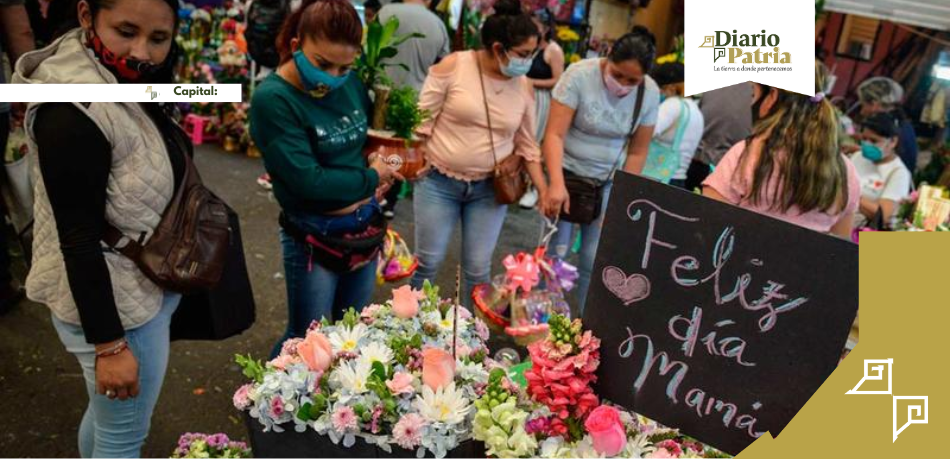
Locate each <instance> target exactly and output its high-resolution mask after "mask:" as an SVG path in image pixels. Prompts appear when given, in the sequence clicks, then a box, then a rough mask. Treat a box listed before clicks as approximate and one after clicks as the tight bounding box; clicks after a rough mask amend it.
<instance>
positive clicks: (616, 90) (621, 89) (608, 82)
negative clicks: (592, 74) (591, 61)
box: [604, 72, 634, 98]
mask: <svg viewBox="0 0 950 459" xmlns="http://www.w3.org/2000/svg"><path fill="white" fill-rule="evenodd" d="M604 85H605V86H607V91H608V92H610V94H612V95H613V96H614V97H619V98H623V97H627V96H628V95H629V94H630V93H631V92H633V89H634V86H624V85H622V84H620V82H619V81H617V79H616V78H614V77H613V76H611V75H610V72H604Z"/></svg>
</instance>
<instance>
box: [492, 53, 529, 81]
mask: <svg viewBox="0 0 950 459" xmlns="http://www.w3.org/2000/svg"><path fill="white" fill-rule="evenodd" d="M505 55H506V56H508V65H504V64H502V63H501V61H500V60H499V61H498V65H499V67H500V68H501V73H502V74H503V75H505V76H506V77H508V78H518V77H522V76H525V75H527V74H528V72H530V71H531V63H532V61H534V59H532V58H530V57H524V58H521V57H512V56H511V55H510V54H507V53H505Z"/></svg>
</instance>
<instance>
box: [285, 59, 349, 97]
mask: <svg viewBox="0 0 950 459" xmlns="http://www.w3.org/2000/svg"><path fill="white" fill-rule="evenodd" d="M294 64H296V66H297V73H299V74H300V82H301V83H303V87H304V89H306V90H307V92H309V93H310V95H311V96H313V97H323V96H326V95H327V94H329V93H330V92H331V91H333V90H335V89H339V88H340V86H343V85H344V84H346V80H347V79H348V78H349V77H350V74H349V73H346V74H345V75H340V76H333V75H330V74H329V73H327V72H324V71H323V69H320V68H319V67H317V66H315V65H313V63H311V62H310V59H307V56H305V55H304V53H303V51H301V50H297V51H295V52H294Z"/></svg>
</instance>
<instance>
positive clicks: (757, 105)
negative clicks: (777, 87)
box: [752, 84, 772, 126]
mask: <svg viewBox="0 0 950 459" xmlns="http://www.w3.org/2000/svg"><path fill="white" fill-rule="evenodd" d="M760 86H761V87H762V95H761V96H759V98H758V99H757V100H756V101H755V102H752V125H753V126H754V125H755V123H758V122H759V120H760V119H761V118H762V117H761V116H759V111H760V110H761V109H762V102H765V98H766V97H768V95H769V92H771V89H772V87H771V86H766V85H764V84H763V85H760Z"/></svg>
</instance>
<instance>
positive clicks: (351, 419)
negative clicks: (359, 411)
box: [330, 405, 357, 434]
mask: <svg viewBox="0 0 950 459" xmlns="http://www.w3.org/2000/svg"><path fill="white" fill-rule="evenodd" d="M330 421H331V422H332V423H333V428H334V429H336V431H337V432H339V433H341V434H342V433H346V432H349V431H352V430H356V427H357V423H356V413H355V412H354V411H353V408H350V407H348V406H345V405H344V406H341V407H339V408H337V409H336V410H335V411H334V412H333V415H332V416H330Z"/></svg>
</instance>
